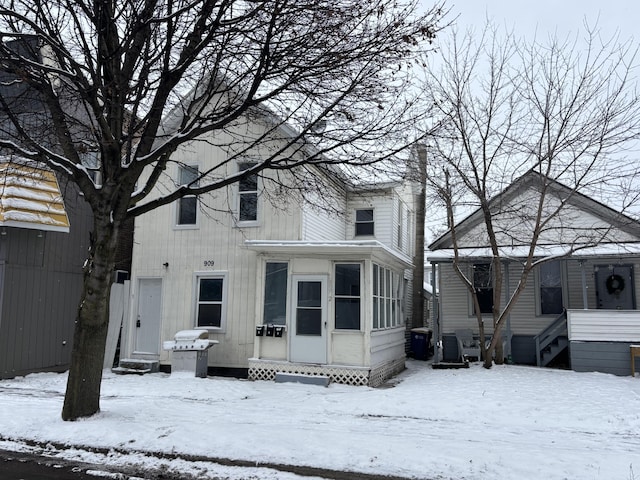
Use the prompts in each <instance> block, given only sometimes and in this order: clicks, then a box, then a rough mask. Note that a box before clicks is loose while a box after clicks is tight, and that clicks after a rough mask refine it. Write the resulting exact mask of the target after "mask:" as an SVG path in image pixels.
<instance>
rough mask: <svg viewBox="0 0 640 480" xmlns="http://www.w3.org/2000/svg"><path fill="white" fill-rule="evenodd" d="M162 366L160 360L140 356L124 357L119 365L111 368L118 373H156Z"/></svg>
mask: <svg viewBox="0 0 640 480" xmlns="http://www.w3.org/2000/svg"><path fill="white" fill-rule="evenodd" d="M159 368H160V362H158V360H144V359H140V358H123V359H121V360H120V363H119V365H118V366H117V367H114V368H112V369H111V371H112V372H113V373H117V374H121V375H124V374H136V375H143V374H145V373H155V372H157V371H158V370H159Z"/></svg>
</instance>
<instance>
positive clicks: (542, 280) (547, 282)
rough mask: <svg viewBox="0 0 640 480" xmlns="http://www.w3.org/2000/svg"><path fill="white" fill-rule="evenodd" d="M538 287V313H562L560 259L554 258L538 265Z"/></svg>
mask: <svg viewBox="0 0 640 480" xmlns="http://www.w3.org/2000/svg"><path fill="white" fill-rule="evenodd" d="M538 288H539V291H540V313H541V314H542V315H551V314H555V315H557V314H560V313H562V310H563V308H564V307H563V305H562V274H561V270H560V261H558V260H554V261H551V262H546V263H543V264H542V265H540V267H539V270H538Z"/></svg>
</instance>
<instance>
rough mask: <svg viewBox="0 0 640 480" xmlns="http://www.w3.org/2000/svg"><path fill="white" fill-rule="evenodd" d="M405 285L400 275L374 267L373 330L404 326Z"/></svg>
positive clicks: (386, 269)
mask: <svg viewBox="0 0 640 480" xmlns="http://www.w3.org/2000/svg"><path fill="white" fill-rule="evenodd" d="M403 295H404V294H403V283H402V281H401V277H400V275H399V274H398V273H396V272H394V271H393V270H390V269H388V268H385V267H382V266H379V265H376V264H374V265H373V328H374V329H383V328H392V327H397V326H398V325H401V324H402V315H403V313H402V297H403Z"/></svg>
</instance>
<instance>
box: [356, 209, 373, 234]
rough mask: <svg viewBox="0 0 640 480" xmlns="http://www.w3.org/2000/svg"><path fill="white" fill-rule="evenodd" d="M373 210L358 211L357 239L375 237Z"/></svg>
mask: <svg viewBox="0 0 640 480" xmlns="http://www.w3.org/2000/svg"><path fill="white" fill-rule="evenodd" d="M373 227H374V222H373V209H367V210H356V237H359V236H364V235H373V232H374V228H373Z"/></svg>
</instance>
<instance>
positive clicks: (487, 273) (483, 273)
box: [473, 263, 493, 288]
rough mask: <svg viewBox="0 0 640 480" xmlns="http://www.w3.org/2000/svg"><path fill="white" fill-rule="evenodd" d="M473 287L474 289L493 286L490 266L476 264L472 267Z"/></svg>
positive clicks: (487, 264)
mask: <svg viewBox="0 0 640 480" xmlns="http://www.w3.org/2000/svg"><path fill="white" fill-rule="evenodd" d="M473 286H474V287H476V288H490V287H492V286H493V281H492V278H491V264H489V263H477V264H475V265H474V266H473Z"/></svg>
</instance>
